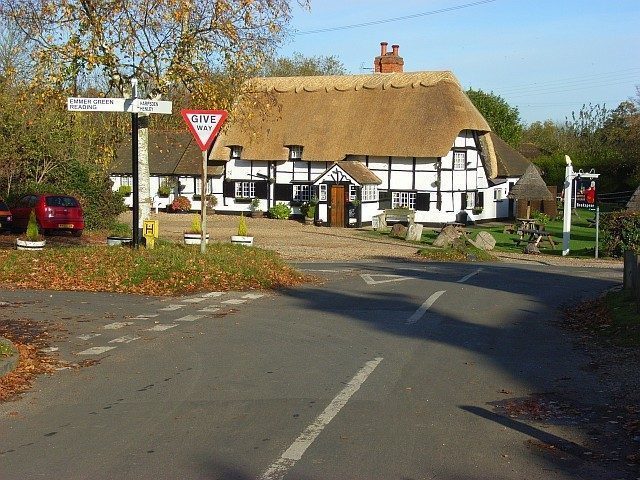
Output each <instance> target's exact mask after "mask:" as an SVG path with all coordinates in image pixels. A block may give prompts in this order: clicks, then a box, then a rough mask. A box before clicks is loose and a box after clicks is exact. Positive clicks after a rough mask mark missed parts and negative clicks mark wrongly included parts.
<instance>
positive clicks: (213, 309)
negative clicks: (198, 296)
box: [198, 307, 220, 313]
mask: <svg viewBox="0 0 640 480" xmlns="http://www.w3.org/2000/svg"><path fill="white" fill-rule="evenodd" d="M218 310H220V309H219V308H217V307H207V308H201V309H200V310H198V311H199V312H203V313H214V312H217V311H218Z"/></svg>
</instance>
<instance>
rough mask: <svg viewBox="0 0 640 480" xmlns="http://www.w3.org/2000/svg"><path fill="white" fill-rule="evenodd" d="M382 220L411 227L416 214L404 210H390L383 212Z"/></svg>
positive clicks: (412, 211)
mask: <svg viewBox="0 0 640 480" xmlns="http://www.w3.org/2000/svg"><path fill="white" fill-rule="evenodd" d="M384 218H385V222H386V223H387V224H389V223H406V224H408V225H413V224H414V223H415V218H416V212H415V211H414V210H408V209H404V208H391V209H387V210H385V211H384Z"/></svg>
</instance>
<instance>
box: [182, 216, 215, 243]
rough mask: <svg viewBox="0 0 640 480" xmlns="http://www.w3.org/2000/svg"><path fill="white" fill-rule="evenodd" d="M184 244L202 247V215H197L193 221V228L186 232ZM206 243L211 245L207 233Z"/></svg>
mask: <svg viewBox="0 0 640 480" xmlns="http://www.w3.org/2000/svg"><path fill="white" fill-rule="evenodd" d="M183 235H184V243H185V245H200V243H201V242H202V221H201V220H200V215H198V214H196V215H194V216H193V217H192V219H191V228H190V229H189V230H188V231H187V232H184V234H183ZM205 242H206V243H209V234H208V233H207V235H206V239H205Z"/></svg>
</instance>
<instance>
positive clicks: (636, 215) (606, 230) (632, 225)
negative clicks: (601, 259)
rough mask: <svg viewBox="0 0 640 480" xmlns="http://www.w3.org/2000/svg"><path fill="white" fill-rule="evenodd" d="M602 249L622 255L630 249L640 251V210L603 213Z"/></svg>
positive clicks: (608, 252)
mask: <svg viewBox="0 0 640 480" xmlns="http://www.w3.org/2000/svg"><path fill="white" fill-rule="evenodd" d="M600 225H601V227H602V251H603V253H604V254H605V255H607V256H609V257H621V256H622V255H624V252H625V251H627V250H629V251H632V252H635V253H640V212H612V213H607V214H604V215H602V220H601V222H600Z"/></svg>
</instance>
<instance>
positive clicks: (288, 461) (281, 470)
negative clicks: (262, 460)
mask: <svg viewBox="0 0 640 480" xmlns="http://www.w3.org/2000/svg"><path fill="white" fill-rule="evenodd" d="M381 361H382V357H377V358H375V359H373V360H370V361H368V362H367V363H365V365H364V367H362V368H361V369H360V371H358V373H356V375H355V376H354V377H353V378H352V379H351V381H350V382H349V383H348V384H347V386H346V387H344V388H343V389H342V391H341V392H340V393H338V395H337V396H336V397H335V398H334V399H333V400H332V401H331V403H330V404H329V405H327V407H326V408H325V409H324V411H323V412H322V413H321V414H320V415H318V417H317V418H316V419H315V420H314V422H313V423H312V424H311V425H309V426H308V427H307V428H305V429H304V431H303V432H302V433H301V434H300V435H299V436H298V438H296V440H295V441H294V442H293V443H292V444H291V446H290V447H289V448H288V449H287V450H285V452H284V453H283V454H282V455H281V456H280V458H279V459H278V460H276V461H275V462H274V463H272V464H271V466H270V467H269V468H268V469H267V470H266V471H265V472H264V473H263V474H262V475H261V476H260V480H276V479H282V478H283V477H284V476H285V475H286V474H287V472H288V471H289V470H290V469H291V468H292V467H293V466H294V465H295V463H296V462H297V461H298V460H300V459H301V458H302V455H304V452H305V451H306V450H307V448H309V446H310V445H311V444H312V443H313V442H314V440H315V439H316V438H317V437H318V435H320V433H322V430H323V429H324V428H325V427H326V426H327V425H328V424H329V422H330V421H331V420H333V418H334V417H335V416H336V415H337V414H338V412H340V410H341V409H342V407H344V406H345V405H346V404H347V402H348V401H349V399H350V398H351V396H352V395H353V394H354V393H356V392H357V391H358V390H359V389H360V387H361V386H362V384H363V383H364V382H365V381H366V380H367V378H368V377H369V375H371V373H372V372H373V371H374V370H375V368H376V367H377V366H378V364H379V363H380V362H381Z"/></svg>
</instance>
